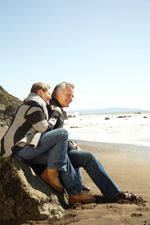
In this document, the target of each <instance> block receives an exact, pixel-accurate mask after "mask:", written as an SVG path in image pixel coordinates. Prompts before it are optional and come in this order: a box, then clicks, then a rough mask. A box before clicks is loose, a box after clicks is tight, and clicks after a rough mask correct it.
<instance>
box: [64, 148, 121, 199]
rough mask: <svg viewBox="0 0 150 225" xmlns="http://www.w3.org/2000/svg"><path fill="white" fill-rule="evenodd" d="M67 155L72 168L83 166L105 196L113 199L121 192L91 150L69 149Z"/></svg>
mask: <svg viewBox="0 0 150 225" xmlns="http://www.w3.org/2000/svg"><path fill="white" fill-rule="evenodd" d="M68 156H69V158H70V161H71V163H72V165H73V167H74V168H78V167H83V168H84V169H85V170H86V172H87V173H88V175H89V176H90V177H91V179H92V180H93V181H94V183H95V184H96V185H97V186H98V188H99V189H100V191H101V192H102V194H103V195H104V196H105V197H106V198H108V199H114V198H115V197H116V196H118V194H119V193H120V192H121V191H120V189H119V188H118V187H117V185H116V184H115V183H114V182H113V181H112V179H111V178H110V177H109V175H108V174H107V172H106V170H105V169H104V167H103V166H102V164H101V163H100V161H99V160H98V159H97V158H96V157H95V156H94V155H93V154H92V153H91V152H88V151H77V150H71V151H69V153H68Z"/></svg>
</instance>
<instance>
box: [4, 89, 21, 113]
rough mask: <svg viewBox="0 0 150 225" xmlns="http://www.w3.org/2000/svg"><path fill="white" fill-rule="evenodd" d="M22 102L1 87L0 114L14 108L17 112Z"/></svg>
mask: <svg viewBox="0 0 150 225" xmlns="http://www.w3.org/2000/svg"><path fill="white" fill-rule="evenodd" d="M21 103H22V101H21V100H20V99H18V98H16V97H14V96H13V95H11V94H9V93H8V92H7V91H6V90H5V89H4V88H3V87H2V86H1V85H0V112H3V111H5V110H6V108H8V106H9V107H10V106H11V107H10V108H13V109H14V110H16V109H17V108H18V106H19V105H20V104H21Z"/></svg>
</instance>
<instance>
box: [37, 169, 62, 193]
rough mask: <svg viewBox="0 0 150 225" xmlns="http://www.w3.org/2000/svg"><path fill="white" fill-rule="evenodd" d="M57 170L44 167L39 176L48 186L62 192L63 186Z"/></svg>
mask: <svg viewBox="0 0 150 225" xmlns="http://www.w3.org/2000/svg"><path fill="white" fill-rule="evenodd" d="M58 176H59V170H56V169H46V170H45V171H44V172H43V173H42V174H41V178H42V179H43V180H44V181H45V182H46V183H48V184H50V186H52V187H53V188H54V189H55V190H56V191H59V192H63V186H62V184H61V183H60V180H59V177H58Z"/></svg>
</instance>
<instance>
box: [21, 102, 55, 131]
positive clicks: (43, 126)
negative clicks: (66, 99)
mask: <svg viewBox="0 0 150 225" xmlns="http://www.w3.org/2000/svg"><path fill="white" fill-rule="evenodd" d="M58 114H59V112H57V111H55V113H53V115H52V117H51V118H50V119H49V121H48V120H47V119H46V117H45V114H44V112H43V109H42V108H41V107H40V106H34V107H31V108H29V110H28V111H27V113H26V115H25V119H26V120H27V121H28V122H29V123H30V124H31V125H32V126H33V127H34V129H36V130H37V131H39V132H42V133H43V132H46V131H50V130H52V129H53V127H54V126H55V124H56V121H57V117H58Z"/></svg>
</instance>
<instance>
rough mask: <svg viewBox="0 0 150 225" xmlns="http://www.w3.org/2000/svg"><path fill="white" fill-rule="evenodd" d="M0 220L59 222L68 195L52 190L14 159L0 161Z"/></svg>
mask: <svg viewBox="0 0 150 225" xmlns="http://www.w3.org/2000/svg"><path fill="white" fill-rule="evenodd" d="M0 181H1V182H0V196H1V198H0V220H16V219H17V220H46V219H60V218H62V217H63V216H64V215H65V210H64V207H65V206H66V205H67V203H66V202H67V195H66V194H64V193H58V192H56V191H54V190H53V189H52V188H51V187H50V186H49V185H48V184H46V183H45V182H44V181H43V180H42V179H41V178H40V177H39V176H38V175H36V174H35V172H34V171H33V169H32V168H31V167H29V166H28V165H27V164H25V163H24V162H22V161H20V160H19V159H17V158H15V157H8V158H0Z"/></svg>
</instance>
